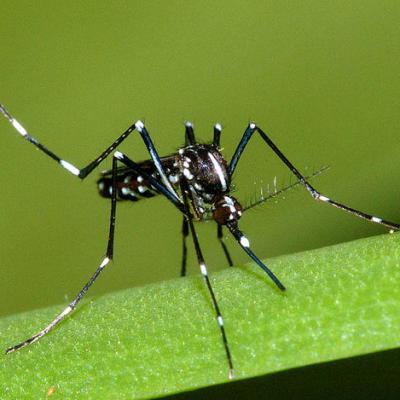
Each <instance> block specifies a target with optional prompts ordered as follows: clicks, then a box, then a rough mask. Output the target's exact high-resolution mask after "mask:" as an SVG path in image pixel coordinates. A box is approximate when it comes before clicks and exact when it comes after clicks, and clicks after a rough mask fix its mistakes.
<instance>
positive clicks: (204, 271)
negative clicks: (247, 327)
mask: <svg viewBox="0 0 400 400" xmlns="http://www.w3.org/2000/svg"><path fill="white" fill-rule="evenodd" d="M182 196H183V200H184V206H185V210H186V215H187V216H188V223H189V228H190V232H191V234H192V238H193V243H194V247H195V249H196V256H197V261H198V263H199V266H200V272H201V275H202V276H203V279H204V282H205V283H206V286H207V290H208V293H209V294H210V297H211V301H212V305H213V307H214V311H215V316H216V319H217V322H218V326H219V328H220V331H221V336H222V342H223V344H224V348H225V353H226V358H227V361H228V366H229V379H233V378H234V370H233V362H232V356H231V352H230V349H229V344H228V339H227V336H226V333H225V327H224V320H223V318H222V314H221V311H220V309H219V305H218V302H217V298H216V297H215V294H214V290H213V288H212V285H211V281H210V278H209V277H208V272H207V267H206V264H205V261H204V257H203V254H202V252H201V249H200V243H199V240H198V238H197V234H196V230H195V228H194V224H193V219H192V215H191V214H190V210H189V202H188V197H187V196H188V193H187V191H186V190H185V189H184V188H183V187H182Z"/></svg>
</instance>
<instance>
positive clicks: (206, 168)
mask: <svg viewBox="0 0 400 400" xmlns="http://www.w3.org/2000/svg"><path fill="white" fill-rule="evenodd" d="M179 160H180V169H181V173H182V175H183V176H184V177H185V179H186V180H187V182H188V184H189V185H190V187H191V188H192V190H193V191H194V192H195V193H196V194H197V195H198V196H200V197H201V198H203V200H204V202H206V203H210V204H211V203H214V201H215V198H216V196H219V195H221V194H224V193H227V192H228V191H229V185H230V179H229V175H228V167H227V163H226V161H225V159H224V158H223V156H222V154H221V153H220V152H219V150H218V149H217V147H216V146H213V145H207V144H195V145H192V146H188V147H185V148H183V149H180V150H179Z"/></svg>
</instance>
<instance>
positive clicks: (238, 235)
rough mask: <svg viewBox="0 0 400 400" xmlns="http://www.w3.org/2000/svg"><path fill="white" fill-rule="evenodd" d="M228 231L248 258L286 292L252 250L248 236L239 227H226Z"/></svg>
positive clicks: (228, 225)
mask: <svg viewBox="0 0 400 400" xmlns="http://www.w3.org/2000/svg"><path fill="white" fill-rule="evenodd" d="M226 226H227V227H228V229H229V230H230V231H231V233H232V235H233V236H234V238H235V239H236V240H237V242H238V243H239V244H240V247H241V248H242V249H243V250H244V251H245V252H246V253H247V254H248V256H249V257H250V258H251V259H252V260H254V261H255V262H256V264H257V265H258V266H259V267H260V268H262V269H263V270H264V272H266V273H267V274H268V276H269V277H270V278H271V280H272V281H273V282H274V283H275V285H276V286H278V288H279V289H280V290H282V291H283V292H284V291H285V290H286V288H285V286H283V284H282V282H281V281H280V280H279V279H278V278H277V277H276V276H275V274H274V273H273V272H272V271H271V270H270V269H269V268H268V267H267V266H266V265H265V264H264V263H263V262H262V261H261V260H260V259H259V258H258V257H257V256H256V255H255V254H254V253H253V252H252V251H251V250H250V242H249V240H248V239H247V237H246V236H244V235H243V233H242V232H241V231H240V230H239V229H238V227H237V226H235V225H232V224H227V225H226Z"/></svg>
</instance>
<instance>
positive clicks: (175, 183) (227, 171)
mask: <svg viewBox="0 0 400 400" xmlns="http://www.w3.org/2000/svg"><path fill="white" fill-rule="evenodd" d="M0 112H1V113H2V114H3V115H4V116H5V118H6V119H7V120H8V121H9V122H10V123H11V125H12V126H13V127H14V128H15V129H16V130H17V132H18V133H19V134H20V135H22V136H23V137H24V138H25V139H26V140H27V141H28V142H30V143H32V144H33V145H34V146H35V147H36V148H38V149H39V150H41V151H42V152H43V153H45V154H47V155H48V156H49V157H51V158H52V159H53V160H55V161H57V162H58V163H59V164H60V165H61V166H62V167H63V168H64V169H66V170H67V171H69V172H70V173H72V174H73V175H75V176H77V177H79V178H80V179H84V178H86V177H87V176H88V175H89V174H90V173H91V172H92V171H93V170H94V169H95V168H96V167H97V166H98V165H99V164H100V163H101V162H102V161H103V160H104V159H105V158H106V157H107V156H108V155H109V154H111V152H113V151H114V150H115V148H116V147H117V146H118V145H119V144H120V143H122V142H123V141H124V140H125V139H126V138H127V137H128V136H129V135H130V134H131V133H132V132H133V131H135V130H136V131H137V132H138V133H139V135H140V136H141V138H142V140H143V142H144V144H145V146H146V148H147V150H148V152H149V153H150V159H149V160H146V161H142V162H138V163H136V162H134V161H133V160H131V159H130V158H128V157H127V156H126V155H124V154H122V153H121V152H120V151H115V152H114V154H113V158H112V169H111V170H109V171H105V172H103V173H102V176H101V178H100V179H99V180H98V182H97V184H98V190H99V192H100V194H101V195H102V196H103V197H107V198H110V199H111V212H110V224H109V238H108V242H107V250H106V255H105V257H104V259H103V260H102V262H101V263H100V265H99V266H98V267H97V269H96V270H95V272H94V273H93V275H92V276H91V277H90V279H89V280H88V282H87V283H86V284H85V286H84V287H83V288H82V289H81V291H80V292H79V293H78V294H77V296H76V297H75V298H74V300H73V301H72V302H71V303H70V304H69V305H68V306H67V307H66V308H65V309H64V310H63V311H62V312H61V313H60V314H58V315H57V316H56V317H55V319H54V320H53V321H51V322H50V324H48V325H47V326H46V327H45V328H44V329H42V330H41V331H40V332H38V333H37V334H35V335H33V336H32V337H30V338H29V339H27V340H25V341H23V342H21V343H19V344H17V345H14V346H12V347H9V348H8V349H7V350H6V353H12V352H14V351H16V350H18V349H20V348H22V347H25V346H27V345H29V344H31V343H33V342H36V341H37V340H39V339H40V338H41V337H42V336H44V335H45V334H46V333H48V332H49V331H50V330H52V329H53V328H54V327H55V326H56V325H57V324H58V323H59V322H61V321H62V320H63V319H64V318H65V317H66V316H67V315H68V314H70V313H71V312H72V311H73V310H74V309H75V308H76V306H77V304H78V303H79V302H80V300H81V299H82V297H83V296H84V295H85V294H86V292H87V291H88V289H89V288H90V286H91V285H92V284H93V283H94V281H95V280H96V279H97V277H98V276H99V275H100V273H101V272H102V271H103V270H104V268H105V267H106V266H107V265H108V263H109V262H110V261H111V260H112V258H113V247H114V229H115V220H116V206H117V199H118V200H131V201H137V200H139V199H140V198H141V197H143V198H146V197H152V196H154V195H156V194H161V195H163V196H165V197H166V198H167V199H168V200H169V201H170V202H171V203H172V204H173V205H174V206H175V207H176V208H177V209H178V210H179V211H180V212H181V213H182V215H183V225H182V234H183V254H182V266H181V275H185V274H186V255H187V247H186V239H187V237H188V236H189V233H191V236H192V239H193V244H194V247H195V251H196V256H197V261H198V264H199V267H200V272H201V275H202V277H203V278H204V282H205V284H206V287H207V290H208V293H209V295H210V298H211V302H212V305H213V308H214V311H215V317H216V321H217V323H218V326H219V329H220V332H221V338H222V342H223V346H224V350H225V354H226V359H227V362H228V367H229V378H230V379H232V378H233V377H234V368H233V361H232V356H231V351H230V348H229V342H228V339H227V335H226V332H225V327H224V320H223V317H222V314H221V311H220V308H219V305H218V302H217V299H216V296H215V294H214V290H213V287H212V285H211V282H210V279H209V277H208V272H207V267H206V264H205V261H204V257H203V253H202V251H201V248H200V243H199V241H198V238H197V234H196V230H195V227H194V221H203V220H206V219H214V221H215V222H216V223H217V237H218V240H219V242H220V243H221V245H222V248H223V250H224V253H225V255H226V257H227V260H228V263H229V264H230V265H232V260H231V257H230V255H229V252H228V249H227V247H226V245H225V243H224V242H223V240H222V237H223V235H222V229H223V227H226V228H228V230H229V231H230V233H231V234H232V235H233V237H234V238H235V239H236V241H237V242H238V243H239V245H240V246H241V248H242V249H243V250H244V251H245V252H246V253H247V254H248V256H249V257H250V258H251V259H252V260H253V261H254V262H255V263H256V264H257V265H258V266H259V267H260V268H262V269H263V270H264V271H265V272H266V273H267V274H268V276H269V277H270V278H271V279H272V281H273V282H274V283H275V284H276V286H277V287H278V288H279V289H280V290H282V291H284V290H285V287H284V286H283V284H282V283H281V282H280V280H279V279H278V278H277V277H276V276H275V275H274V273H273V272H272V271H271V270H270V269H269V268H268V267H267V266H266V265H265V264H264V263H263V262H262V261H260V260H259V258H258V257H257V256H256V255H255V254H254V253H253V252H252V250H251V249H250V242H249V240H248V239H247V238H246V236H245V235H244V234H243V233H242V232H241V231H240V230H239V227H238V220H239V219H240V217H241V216H242V212H243V211H244V210H245V208H243V207H242V206H241V205H240V203H239V202H238V201H237V200H236V199H235V198H234V197H232V196H231V195H230V192H231V180H232V176H233V173H234V172H235V169H236V166H237V164H238V162H239V159H240V157H241V155H242V154H243V151H244V150H245V148H246V146H247V144H248V143H249V141H250V139H251V137H252V136H253V134H254V133H258V134H259V135H260V137H261V139H262V140H263V141H264V142H265V143H266V144H267V145H268V146H269V147H270V148H271V149H272V151H273V152H274V153H275V154H276V155H277V156H278V158H279V159H280V160H281V161H282V162H283V163H284V164H285V165H286V166H287V167H288V168H289V169H290V171H291V172H292V173H293V174H294V175H295V177H296V179H297V180H298V181H297V183H296V184H300V185H303V186H304V187H305V189H306V190H307V191H308V193H309V194H310V195H311V196H312V198H313V199H314V200H320V201H322V202H324V203H327V204H330V205H332V206H334V207H336V208H338V209H340V210H343V211H347V212H349V213H351V214H353V215H355V216H357V217H360V218H362V219H365V220H368V221H371V222H374V223H376V224H380V225H383V226H386V227H388V228H390V229H391V230H399V229H400V225H399V224H396V223H393V222H390V221H386V220H384V219H382V218H379V217H375V216H372V215H369V214H366V213H364V212H361V211H358V210H356V209H354V208H350V207H348V206H346V205H345V204H342V203H338V202H336V201H335V200H332V199H330V198H329V197H326V196H324V195H323V194H321V193H320V192H318V191H317V190H316V189H315V188H314V187H313V186H312V185H311V184H310V183H309V177H306V176H304V175H302V174H301V173H300V172H299V170H298V169H297V168H296V167H295V166H294V165H293V164H292V163H291V162H290V161H289V159H288V158H286V156H285V155H284V154H283V153H282V152H281V151H280V150H279V148H278V147H277V146H276V145H275V144H274V142H272V140H271V139H270V138H269V136H268V135H267V134H266V133H265V132H264V131H263V130H262V129H261V128H260V127H258V126H257V125H256V124H254V123H250V124H249V125H248V126H247V128H246V129H245V131H244V134H243V136H242V139H241V140H240V142H239V144H238V146H237V148H236V150H235V152H234V154H233V156H232V159H231V161H230V162H229V163H227V162H226V160H225V159H224V157H223V155H222V154H221V151H220V136H221V131H222V128H221V125H220V124H216V125H215V126H214V137H213V141H212V143H211V144H201V143H198V142H197V141H196V139H195V135H194V130H193V126H192V124H191V123H190V122H187V123H186V124H185V146H184V147H182V148H180V149H179V150H178V152H176V153H174V154H171V155H169V156H166V157H159V155H158V153H157V151H156V149H155V147H154V144H153V142H152V140H151V137H150V135H149V133H148V131H147V129H146V128H145V126H144V124H143V122H142V121H137V122H135V123H134V124H132V125H131V126H130V127H129V128H128V129H127V130H126V131H125V132H123V133H122V134H121V135H120V136H119V137H118V138H117V139H116V140H115V141H114V142H113V143H112V144H111V145H110V146H109V147H108V148H107V149H106V150H104V151H103V152H102V153H101V154H100V155H99V156H98V157H97V158H96V159H95V160H94V161H92V162H91V163H89V164H88V165H87V166H86V167H84V168H81V169H79V168H77V167H75V166H74V165H73V164H71V163H69V162H68V161H66V160H64V159H61V158H60V157H59V156H57V155H56V154H55V153H53V152H52V151H51V150H49V149H48V148H47V147H45V146H43V145H42V144H41V143H40V142H38V141H37V140H36V139H35V138H34V137H32V136H31V135H30V134H29V133H28V131H27V130H26V129H25V128H24V127H23V126H22V125H21V124H20V123H19V122H18V121H17V120H16V119H15V118H14V117H13V116H12V115H11V114H10V113H9V112H8V111H7V109H6V108H5V107H4V106H3V105H1V104H0ZM119 163H120V164H122V165H119ZM291 186H293V185H291Z"/></svg>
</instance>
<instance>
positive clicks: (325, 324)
mask: <svg viewBox="0 0 400 400" xmlns="http://www.w3.org/2000/svg"><path fill="white" fill-rule="evenodd" d="M399 239H400V237H399V236H398V235H396V234H393V235H383V236H379V237H373V238H368V239H363V240H358V241H355V242H350V243H345V244H342V245H336V246H332V247H327V248H323V249H319V250H313V251H308V252H304V253H300V254H294V255H289V256H283V257H279V258H275V259H271V260H269V262H268V265H269V266H270V267H271V268H272V270H273V271H274V272H275V273H276V274H277V275H278V276H279V277H280V279H281V280H282V281H283V282H284V283H285V284H286V286H287V287H288V291H287V292H286V293H280V292H279V291H278V290H277V289H276V288H275V287H274V286H273V285H272V284H271V282H270V281H269V280H268V278H267V276H266V275H265V274H264V273H263V272H262V271H261V270H259V269H258V268H257V267H256V266H253V265H251V266H249V265H248V266H244V267H239V268H238V267H235V268H229V269H226V270H224V271H222V272H219V273H215V274H212V275H211V279H212V283H213V285H214V288H215V292H216V295H217V297H218V300H219V303H220V306H221V310H222V313H223V315H224V318H225V326H226V331H227V335H228V339H229V342H230V346H231V350H232V353H233V361H234V364H235V370H236V377H237V379H245V378H249V377H253V376H257V375H263V374H267V373H271V372H273V371H278V370H285V369H289V368H293V367H299V366H303V365H309V364H313V363H319V362H323V361H328V360H334V359H339V358H346V357H352V356H355V355H360V354H365V353H369V352H375V351H379V350H383V349H389V348H394V347H397V346H398V345H399V343H400V334H399V327H400V285H399V282H400V246H399V245H400V241H399ZM106 275H107V274H106ZM108 275H109V273H108ZM103 279H104V278H103ZM60 309H61V307H60V306H57V307H50V308H47V309H42V310H36V311H32V312H27V313H24V314H18V315H12V316H8V317H6V318H3V319H2V320H0V331H1V340H0V345H1V346H2V348H3V349H5V348H6V347H8V346H9V345H12V344H14V343H15V342H16V341H20V340H22V339H25V338H26V337H27V336H29V335H30V334H31V333H34V332H36V331H37V330H38V329H40V328H42V327H43V325H45V324H46V323H47V322H48V321H49V320H50V319H51V318H53V316H54V315H55V314H56V313H57V312H59V311H60ZM1 357H2V360H1V364H0V389H1V394H2V396H0V397H1V398H10V399H11V398H18V399H23V398H29V399H32V398H45V395H46V393H47V390H48V389H49V388H50V387H52V386H54V388H55V391H54V393H53V394H52V398H54V399H56V398H85V399H96V398H97V399H100V398H101V399H115V398H118V399H133V398H146V397H147V398H154V397H157V396H163V395H167V394H171V393H175V392H183V391H188V390H191V389H194V388H199V387H204V386H208V385H213V384H217V383H221V382H226V381H227V380H228V368H227V362H226V359H225V354H224V351H223V347H222V342H221V337H220V333H219V329H218V326H217V323H216V321H215V319H214V315H213V311H212V308H211V303H210V300H209V298H208V296H207V292H206V290H205V288H204V286H203V282H202V278H201V276H200V275H198V276H193V277H189V278H185V279H176V280H172V281H168V282H163V283H160V284H155V285H149V286H146V287H141V288H134V289H129V290H125V291H121V292H117V293H111V294H108V295H105V296H102V297H98V298H95V299H90V300H86V301H85V302H83V304H82V306H81V307H80V308H78V310H77V311H76V312H75V313H74V314H73V315H72V316H71V317H70V318H68V319H67V320H66V321H64V322H63V323H62V324H61V325H60V326H58V327H57V328H56V329H55V330H54V331H53V332H51V333H50V334H49V335H48V336H47V337H45V338H43V339H42V340H40V341H39V342H38V343H36V344H34V345H32V346H29V347H28V348H25V349H22V350H21V351H19V352H16V353H13V354H10V355H8V356H6V355H2V356H1Z"/></svg>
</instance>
